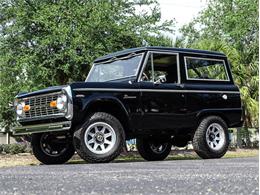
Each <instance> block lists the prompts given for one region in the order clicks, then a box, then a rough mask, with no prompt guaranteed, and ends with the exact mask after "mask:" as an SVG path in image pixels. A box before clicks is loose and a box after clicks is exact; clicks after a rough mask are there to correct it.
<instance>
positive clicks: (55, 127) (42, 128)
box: [13, 121, 71, 135]
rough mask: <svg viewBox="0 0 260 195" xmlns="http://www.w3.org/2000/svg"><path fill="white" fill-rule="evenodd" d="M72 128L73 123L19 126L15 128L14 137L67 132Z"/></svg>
mask: <svg viewBox="0 0 260 195" xmlns="http://www.w3.org/2000/svg"><path fill="white" fill-rule="evenodd" d="M70 128H71V121H63V122H57V123H47V124H37V125H28V126H17V127H14V128H13V135H26V134H31V133H43V132H53V131H66V130H69V129H70Z"/></svg>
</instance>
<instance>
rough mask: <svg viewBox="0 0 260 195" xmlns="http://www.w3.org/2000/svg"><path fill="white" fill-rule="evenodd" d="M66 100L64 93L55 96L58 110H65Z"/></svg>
mask: <svg viewBox="0 0 260 195" xmlns="http://www.w3.org/2000/svg"><path fill="white" fill-rule="evenodd" d="M67 102H68V99H67V96H66V95H64V94H63V95H60V96H59V97H58V98H57V108H58V109H59V110H65V109H66V108H67Z"/></svg>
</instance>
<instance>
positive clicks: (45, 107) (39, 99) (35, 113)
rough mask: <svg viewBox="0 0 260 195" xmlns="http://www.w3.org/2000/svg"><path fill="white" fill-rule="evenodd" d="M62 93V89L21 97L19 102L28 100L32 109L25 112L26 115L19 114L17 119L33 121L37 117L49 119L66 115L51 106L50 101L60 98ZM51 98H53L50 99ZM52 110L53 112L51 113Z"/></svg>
mask: <svg viewBox="0 0 260 195" xmlns="http://www.w3.org/2000/svg"><path fill="white" fill-rule="evenodd" d="M61 94H63V93H62V91H61V90H59V91H56V92H51V93H44V94H41V95H34V96H29V97H24V98H19V99H17V101H19V102H22V101H24V102H27V103H28V104H29V105H30V106H31V109H30V111H28V112H26V113H24V116H18V115H17V118H16V119H17V121H33V120H37V119H47V118H55V117H62V116H65V114H66V113H65V112H61V111H59V110H57V109H56V108H50V107H49V103H48V102H49V101H50V100H51V99H52V100H53V99H55V98H58V97H59V96H60V95H61ZM50 98H51V99H50ZM50 112H51V113H50Z"/></svg>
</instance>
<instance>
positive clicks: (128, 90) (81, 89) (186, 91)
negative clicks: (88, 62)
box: [74, 88, 240, 94]
mask: <svg viewBox="0 0 260 195" xmlns="http://www.w3.org/2000/svg"><path fill="white" fill-rule="evenodd" d="M74 91H101V92H102V91H113V92H122V91H126V92H180V93H228V94H240V92H239V91H218V90H188V89H183V90H182V89H180V90H178V89H122V88H117V89H116V88H78V89H74Z"/></svg>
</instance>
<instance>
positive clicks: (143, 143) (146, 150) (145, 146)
mask: <svg viewBox="0 0 260 195" xmlns="http://www.w3.org/2000/svg"><path fill="white" fill-rule="evenodd" d="M152 142H153V140H151V139H147V138H137V139H136V147H137V150H138V152H139V154H140V155H141V156H142V157H143V158H144V159H145V160H147V161H160V160H164V159H165V158H166V157H167V156H168V155H169V154H170V152H171V147H172V145H171V143H170V142H167V143H168V145H167V146H166V148H165V150H164V151H163V152H162V153H155V152H154V151H153V150H152V149H151V146H150V144H151V143H152Z"/></svg>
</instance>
